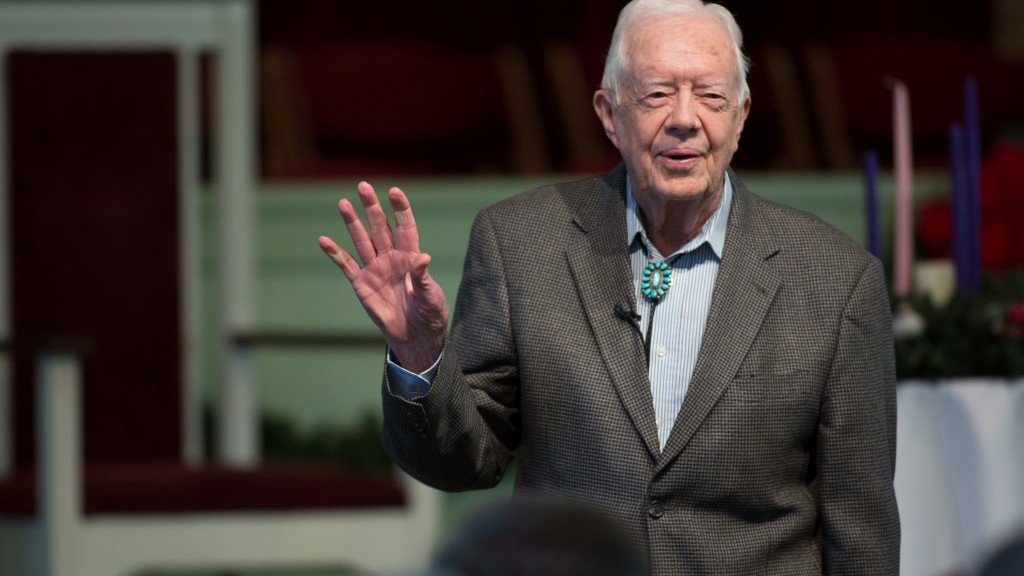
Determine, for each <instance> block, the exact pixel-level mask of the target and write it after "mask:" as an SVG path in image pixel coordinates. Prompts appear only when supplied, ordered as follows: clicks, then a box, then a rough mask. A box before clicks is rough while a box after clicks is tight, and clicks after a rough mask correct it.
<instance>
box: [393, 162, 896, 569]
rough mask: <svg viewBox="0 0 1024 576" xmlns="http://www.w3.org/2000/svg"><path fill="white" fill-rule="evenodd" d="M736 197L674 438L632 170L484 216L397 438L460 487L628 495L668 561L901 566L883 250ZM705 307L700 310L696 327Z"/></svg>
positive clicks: (658, 559)
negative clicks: (636, 260) (511, 468)
mask: <svg viewBox="0 0 1024 576" xmlns="http://www.w3.org/2000/svg"><path fill="white" fill-rule="evenodd" d="M730 177H731V179H732V183H733V187H734V194H733V205H732V207H731V214H730V219H729V225H728V232H727V235H726V241H725V248H724V250H723V254H722V260H721V265H720V268H719V272H718V279H717V282H716V284H715V289H714V293H713V296H712V302H711V309H710V313H709V317H708V321H707V325H706V328H705V332H704V339H703V343H702V347H701V349H700V353H699V356H698V359H697V364H696V368H695V370H694V374H693V377H692V380H691V383H690V387H689V391H688V393H687V396H686V398H685V401H684V403H683V406H682V408H681V410H680V414H679V417H678V419H677V420H676V423H675V425H674V427H673V429H672V431H671V435H670V437H669V439H668V442H667V444H666V446H665V448H664V450H661V449H660V448H659V444H658V436H657V432H656V429H655V417H654V408H653V401H652V397H651V387H650V383H649V381H648V378H647V365H646V360H645V355H644V343H643V341H642V338H641V336H640V335H639V333H638V332H639V331H638V330H636V329H635V327H634V326H632V325H631V323H630V322H629V321H628V318H627V319H623V318H622V315H621V313H620V314H616V307H617V306H618V307H621V308H622V309H625V310H632V309H633V308H634V307H635V296H634V294H635V292H634V290H635V288H634V279H633V277H632V272H631V269H630V264H629V257H628V239H627V238H626V224H625V222H626V218H625V180H626V171H625V168H624V167H623V166H622V165H620V166H619V167H618V168H616V169H615V170H613V171H612V172H610V173H608V174H606V175H604V176H603V177H598V178H592V179H587V180H581V181H577V182H571V183H564V184H556V185H552V186H545V187H541V188H538V189H535V190H531V191H528V192H525V193H523V194H520V195H518V196H516V197H513V198H510V199H508V200H505V201H503V202H500V203H498V204H495V205H493V206H491V207H488V208H486V209H484V210H483V211H481V213H480V214H479V215H478V216H477V218H476V221H475V222H474V225H473V231H472V234H471V238H470V243H469V250H468V254H467V256H466V261H465V269H464V276H463V280H462V284H461V286H460V289H459V292H458V297H457V300H456V303H455V310H454V315H453V322H452V329H451V332H450V334H449V338H448V340H447V343H446V345H445V349H444V353H443V356H442V360H441V362H440V365H439V368H438V372H437V374H436V376H435V378H434V381H433V383H432V387H431V389H430V392H429V394H427V395H426V396H425V397H423V398H421V399H418V400H415V401H409V400H406V399H403V398H401V397H398V396H396V395H393V394H391V393H390V391H389V387H388V382H387V376H386V375H385V378H384V389H383V402H384V416H385V423H384V431H383V441H384V445H385V448H386V450H387V451H388V453H389V454H390V455H391V457H392V458H393V460H394V461H395V462H396V463H397V464H398V465H399V466H400V467H401V468H402V469H404V470H405V471H407V472H409V473H410V474H411V475H412V476H414V477H416V478H418V479H420V480H421V481H423V482H425V483H426V484H429V485H431V486H434V487H437V488H440V489H443V490H467V489H476V488H484V487H490V486H493V485H495V484H496V483H497V482H498V481H499V480H500V479H501V478H502V475H503V474H504V472H505V470H506V468H507V467H508V465H509V463H510V461H512V459H513V457H515V458H516V459H517V467H516V474H517V477H516V488H515V492H516V493H517V494H535V495H541V496H555V497H563V498H569V499H574V500H582V501H585V502H589V503H592V504H596V505H598V506H601V507H602V508H604V509H606V510H607V511H608V512H609V513H610V514H611V515H612V516H613V517H614V518H615V519H617V520H618V521H620V522H621V523H622V524H623V525H625V526H626V527H627V528H628V530H629V533H630V534H632V535H633V537H634V538H635V539H636V542H637V544H638V545H639V546H641V547H642V549H643V550H645V551H646V553H647V557H648V559H649V562H650V568H651V571H652V573H653V574H656V575H673V576H675V575H689V574H693V575H698V574H699V575H729V576H736V575H748V574H779V575H786V576H799V575H810V574H857V575H889V574H896V573H898V570H899V540H900V527H899V515H898V512H897V508H896V500H895V494H894V491H893V473H894V468H895V454H896V448H895V438H896V410H895V404H896V400H895V368H894V360H893V342H892V322H891V316H890V306H889V301H888V294H887V290H886V287H885V280H884V273H883V270H882V267H881V265H880V263H879V262H878V260H877V259H875V258H873V257H871V256H870V254H868V253H867V252H865V251H864V250H863V249H862V248H861V247H860V246H859V245H857V244H856V243H855V242H853V241H852V240H850V239H849V238H848V237H846V236H845V235H843V234H842V233H840V232H839V231H837V230H835V229H834V228H832V227H831V226H829V225H828V224H826V223H824V222H822V221H821V220H820V219H818V218H817V217H815V216H812V215H809V214H806V213H803V212H799V211H797V210H794V209H791V208H788V207H784V206H780V205H777V204H773V203H770V202H768V201H766V200H764V199H761V198H759V197H757V196H755V195H753V194H752V193H751V192H749V191H748V190H747V189H746V187H745V186H744V185H743V183H742V182H741V181H740V179H739V178H738V177H737V176H736V175H735V174H734V173H732V172H731V171H730ZM684 321H685V320H684Z"/></svg>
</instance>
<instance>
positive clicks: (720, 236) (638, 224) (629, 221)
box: [626, 172, 732, 260]
mask: <svg viewBox="0 0 1024 576" xmlns="http://www.w3.org/2000/svg"><path fill="white" fill-rule="evenodd" d="M731 208H732V180H731V179H730V178H729V173H728V172H726V173H725V185H724V186H723V189H722V200H721V202H719V203H718V208H716V209H715V212H714V213H713V214H712V215H711V218H708V221H707V222H705V223H704V226H702V227H701V229H700V232H698V233H697V235H696V236H694V237H693V238H692V239H691V240H690V241H689V242H687V243H686V244H685V245H684V246H683V247H682V248H680V249H679V250H676V251H675V252H674V253H672V254H669V255H667V256H666V258H669V257H672V256H675V255H676V254H681V253H683V252H691V251H693V250H696V249H697V248H699V247H700V246H701V245H702V244H704V243H705V242H707V243H708V244H709V245H710V246H711V249H712V250H713V251H714V252H715V256H717V257H718V259H719V260H721V259H722V250H723V249H724V248H725V230H726V228H727V227H728V224H729V210H730V209H731ZM638 235H639V237H640V241H641V242H642V243H643V245H644V246H645V247H646V248H647V253H648V254H651V250H652V248H653V247H652V246H651V243H650V241H649V240H648V239H647V231H646V230H644V224H643V222H642V221H641V220H640V210H639V208H638V207H637V204H636V199H635V198H633V184H632V182H631V181H630V178H629V176H628V175H627V176H626V238H629V241H630V244H632V243H633V242H634V241H635V240H636V238H637V236H638Z"/></svg>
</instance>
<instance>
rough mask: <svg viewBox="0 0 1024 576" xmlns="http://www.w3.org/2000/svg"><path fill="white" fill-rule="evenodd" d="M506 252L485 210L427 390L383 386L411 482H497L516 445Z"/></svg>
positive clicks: (398, 454) (396, 453) (400, 460)
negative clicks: (417, 392)
mask: <svg viewBox="0 0 1024 576" xmlns="http://www.w3.org/2000/svg"><path fill="white" fill-rule="evenodd" d="M510 316H511V315H510V312H509V308H508V296H507V284H506V281H505V271H504V268H503V265H502V257H501V251H500V248H499V243H498V240H497V237H496V235H495V233H494V228H493V225H492V224H491V220H490V219H489V217H488V215H487V212H486V211H485V212H482V213H481V214H480V215H479V216H477V218H476V220H475V222H474V224H473V230H472V233H471V235H470V242H469V250H468V252H467V255H466V260H465V265H464V269H463V277H462V284H461V285H460V287H459V293H458V298H457V299H456V303H455V313H454V316H453V321H452V329H451V332H450V335H449V338H448V341H447V343H446V345H445V349H444V351H443V354H442V357H441V362H440V364H439V365H438V367H437V374H436V376H435V377H434V379H433V382H432V383H431V386H430V391H429V393H428V394H427V395H426V396H424V397H422V398H418V399H415V400H409V399H406V398H404V397H402V396H400V395H397V394H394V393H392V391H391V388H390V386H389V382H388V375H387V372H386V371H385V375H384V382H383V384H384V385H383V390H382V396H383V408H384V430H383V443H384V448H385V450H386V451H387V453H388V455H389V456H390V457H391V459H392V460H393V461H394V462H395V463H396V464H398V466H399V467H400V468H402V469H403V470H405V471H406V472H407V473H409V474H410V475H411V476H413V477H414V478H416V479H418V480H420V481H421V482H423V483H425V484H427V485H429V486H432V487H434V488H438V489H441V490H450V491H458V490H470V489H476V488H489V487H491V486H494V485H496V484H497V483H498V482H499V481H500V480H501V478H502V476H503V475H504V473H505V469H506V468H507V466H508V464H509V462H510V461H511V459H512V457H513V455H514V453H515V449H516V446H517V445H518V442H519V429H518V421H519V389H518V387H519V374H518V367H517V358H516V351H515V342H514V338H513V335H512V323H511V320H510Z"/></svg>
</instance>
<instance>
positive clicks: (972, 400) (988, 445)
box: [896, 379, 1024, 576]
mask: <svg viewBox="0 0 1024 576" xmlns="http://www.w3.org/2000/svg"><path fill="white" fill-rule="evenodd" d="M896 396H897V402H898V418H899V420H898V425H897V443H896V498H897V500H898V502H899V507H900V519H901V521H902V525H903V539H902V556H901V561H900V573H901V574H902V575H903V576H947V575H951V574H954V573H971V572H972V571H973V570H974V569H976V568H977V567H978V565H979V564H980V563H981V562H983V561H984V560H985V558H986V557H987V556H988V555H989V554H991V553H992V551H993V549H994V548H995V547H998V546H999V545H1001V544H1003V543H1004V542H1005V541H1006V540H1007V539H1008V538H1011V537H1013V536H1014V535H1019V534H1020V533H1021V531H1022V529H1024V379H1021V380H1016V381H1010V380H996V379H958V380H948V381H941V382H938V383H934V382H921V381H904V382H900V383H899V384H898V387H897V393H896Z"/></svg>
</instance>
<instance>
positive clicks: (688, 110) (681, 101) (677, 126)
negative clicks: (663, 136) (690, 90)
mask: <svg viewBox="0 0 1024 576" xmlns="http://www.w3.org/2000/svg"><path fill="white" fill-rule="evenodd" d="M699 126H700V119H699V118H697V109H696V104H695V103H694V101H693V95H692V94H687V93H683V94H680V95H679V98H676V99H675V101H674V102H673V103H672V108H671V110H670V111H669V117H668V125H667V128H668V129H670V130H672V129H674V130H679V131H682V132H689V131H691V130H695V129H697V128H698V127H699Z"/></svg>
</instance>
